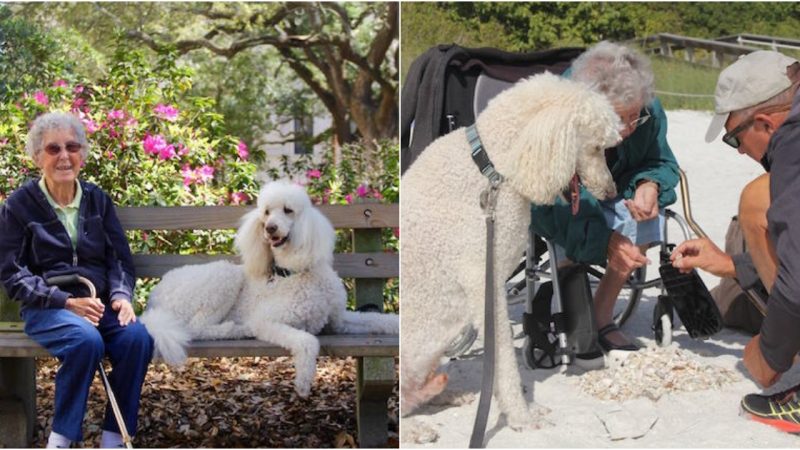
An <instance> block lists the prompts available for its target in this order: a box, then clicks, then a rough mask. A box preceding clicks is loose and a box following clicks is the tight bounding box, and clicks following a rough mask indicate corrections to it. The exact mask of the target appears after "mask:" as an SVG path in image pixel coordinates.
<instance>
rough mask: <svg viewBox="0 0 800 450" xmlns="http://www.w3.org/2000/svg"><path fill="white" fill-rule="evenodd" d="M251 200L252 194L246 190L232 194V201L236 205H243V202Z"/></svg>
mask: <svg viewBox="0 0 800 450" xmlns="http://www.w3.org/2000/svg"><path fill="white" fill-rule="evenodd" d="M248 200H250V196H249V195H247V194H245V193H244V192H234V193H233V194H231V203H232V204H234V205H241V204H242V203H245V202H247V201H248Z"/></svg>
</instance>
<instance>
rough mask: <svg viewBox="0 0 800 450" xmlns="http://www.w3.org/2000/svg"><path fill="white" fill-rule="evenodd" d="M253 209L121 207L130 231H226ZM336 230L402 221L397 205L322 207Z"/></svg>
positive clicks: (119, 211)
mask: <svg viewBox="0 0 800 450" xmlns="http://www.w3.org/2000/svg"><path fill="white" fill-rule="evenodd" d="M252 208H253V207H252V206H176V207H159V206H147V207H119V208H117V214H118V215H119V219H120V222H122V226H123V228H125V229H128V230H225V229H235V228H237V226H238V225H239V219H240V218H241V217H242V216H243V215H244V214H245V213H247V212H248V211H250V210H251V209H252ZM318 208H319V210H320V211H321V212H322V213H323V214H325V216H326V217H327V218H328V220H330V221H331V223H332V224H333V226H334V227H335V228H354V229H359V228H394V227H397V226H399V223H400V218H399V214H398V206H397V204H391V205H386V204H380V203H364V204H355V205H322V206H318Z"/></svg>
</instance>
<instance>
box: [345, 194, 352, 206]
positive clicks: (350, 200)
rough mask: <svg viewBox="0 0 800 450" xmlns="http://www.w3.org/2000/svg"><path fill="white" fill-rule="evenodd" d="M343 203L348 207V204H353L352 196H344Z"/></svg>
mask: <svg viewBox="0 0 800 450" xmlns="http://www.w3.org/2000/svg"><path fill="white" fill-rule="evenodd" d="M344 201H346V202H347V204H348V205H349V204H350V203H353V194H347V195H345V196H344Z"/></svg>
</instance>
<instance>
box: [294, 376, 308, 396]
mask: <svg viewBox="0 0 800 450" xmlns="http://www.w3.org/2000/svg"><path fill="white" fill-rule="evenodd" d="M294 391H295V392H297V395H298V396H299V397H301V398H308V396H309V395H310V394H311V383H306V382H305V381H301V380H299V379H297V378H295V379H294Z"/></svg>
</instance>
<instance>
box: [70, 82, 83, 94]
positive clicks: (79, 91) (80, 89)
mask: <svg viewBox="0 0 800 450" xmlns="http://www.w3.org/2000/svg"><path fill="white" fill-rule="evenodd" d="M72 92H73V93H74V94H80V93H81V92H83V85H82V84H79V85H77V86H75V89H73V90H72Z"/></svg>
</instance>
